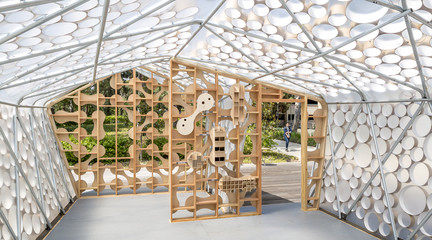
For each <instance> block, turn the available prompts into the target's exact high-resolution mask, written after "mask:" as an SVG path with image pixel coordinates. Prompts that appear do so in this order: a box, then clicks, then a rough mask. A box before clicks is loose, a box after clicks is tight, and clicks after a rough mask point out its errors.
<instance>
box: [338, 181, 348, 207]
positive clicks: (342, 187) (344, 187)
mask: <svg viewBox="0 0 432 240" xmlns="http://www.w3.org/2000/svg"><path fill="white" fill-rule="evenodd" d="M338 193H339V200H340V201H341V202H346V201H348V200H349V199H350V195H351V188H350V185H349V183H348V181H344V180H340V181H339V182H338Z"/></svg>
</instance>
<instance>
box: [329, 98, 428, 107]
mask: <svg viewBox="0 0 432 240" xmlns="http://www.w3.org/2000/svg"><path fill="white" fill-rule="evenodd" d="M401 102H432V98H419V99H402V100H387V101H362V102H328V103H327V105H334V104H350V105H351V104H362V103H401Z"/></svg>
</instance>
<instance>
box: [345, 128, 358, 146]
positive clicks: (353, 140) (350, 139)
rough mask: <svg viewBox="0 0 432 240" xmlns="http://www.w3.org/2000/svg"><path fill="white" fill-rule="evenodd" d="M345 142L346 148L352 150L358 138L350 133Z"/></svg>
mask: <svg viewBox="0 0 432 240" xmlns="http://www.w3.org/2000/svg"><path fill="white" fill-rule="evenodd" d="M343 142H344V144H345V147H347V148H352V147H354V145H355V143H356V137H355V135H354V133H352V132H348V133H347V134H346V136H345V139H344V141H343Z"/></svg>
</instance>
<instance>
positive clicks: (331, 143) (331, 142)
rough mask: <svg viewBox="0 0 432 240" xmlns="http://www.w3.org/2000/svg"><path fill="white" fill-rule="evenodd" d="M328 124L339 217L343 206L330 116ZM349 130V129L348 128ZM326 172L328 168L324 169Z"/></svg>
mask: <svg viewBox="0 0 432 240" xmlns="http://www.w3.org/2000/svg"><path fill="white" fill-rule="evenodd" d="M327 124H328V132H329V138H330V139H329V142H330V149H331V161H329V162H330V163H332V165H333V179H334V181H335V188H336V200H337V207H338V217H339V219H341V218H342V213H341V206H340V197H339V188H338V177H337V170H336V164H335V154H334V151H333V149H334V148H333V137H332V131H331V124H330V118H327ZM347 131H348V129H347ZM324 172H326V170H324Z"/></svg>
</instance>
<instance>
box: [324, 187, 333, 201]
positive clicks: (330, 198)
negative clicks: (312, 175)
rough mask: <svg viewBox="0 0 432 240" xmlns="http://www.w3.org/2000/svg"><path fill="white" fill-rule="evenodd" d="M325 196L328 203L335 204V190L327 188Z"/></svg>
mask: <svg viewBox="0 0 432 240" xmlns="http://www.w3.org/2000/svg"><path fill="white" fill-rule="evenodd" d="M324 195H325V199H326V201H327V202H333V201H334V199H335V196H336V195H335V190H334V188H332V187H330V188H326V189H325V193H324Z"/></svg>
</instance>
